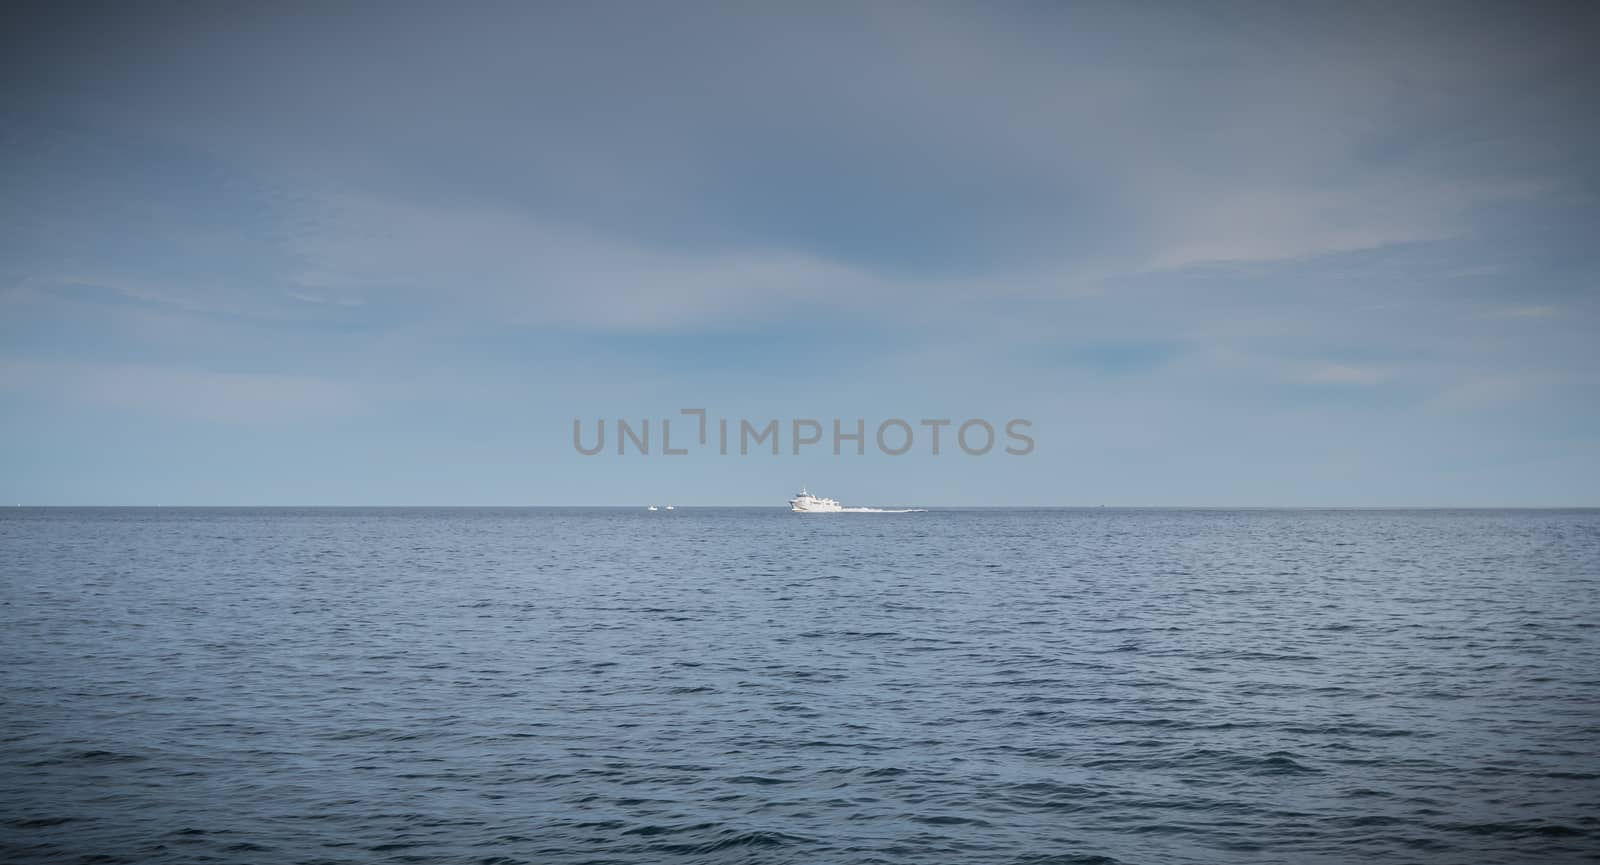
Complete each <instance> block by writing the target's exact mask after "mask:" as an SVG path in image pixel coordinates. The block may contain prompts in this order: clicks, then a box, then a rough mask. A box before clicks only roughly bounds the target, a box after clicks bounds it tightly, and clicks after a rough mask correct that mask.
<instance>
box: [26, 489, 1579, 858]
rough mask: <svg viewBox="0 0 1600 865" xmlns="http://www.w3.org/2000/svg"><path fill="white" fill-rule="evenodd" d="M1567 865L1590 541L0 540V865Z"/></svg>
mask: <svg viewBox="0 0 1600 865" xmlns="http://www.w3.org/2000/svg"><path fill="white" fill-rule="evenodd" d="M1596 861H1600V511H1596V510H1265V509H1263V510H1225V509H1213V510H1178V509H1132V510H1123V509H1113V508H1089V509H1050V510H1029V509H977V510H960V509H947V510H941V509H937V508H935V509H930V510H928V511H925V512H914V513H847V514H814V515H795V514H790V513H788V512H787V511H786V510H784V509H781V508H743V509H740V508H733V509H715V508H678V509H676V510H673V511H664V510H663V511H656V512H649V511H646V510H645V509H644V508H642V507H640V508H621V509H604V508H597V509H559V508H525V509H470V508H463V509H429V508H418V509H358V508H328V509H293V508H282V509H227V508H214V509H213V508H206V509H186V508H126V509H118V508H109V509H77V508H50V509H35V508H14V509H12V508H8V509H4V511H3V512H0V862H6V863H42V862H49V863H57V862H62V863H78V862H81V863H235V862H239V863H256V862H259V863H483V865H513V863H574V865H576V863H590V865H607V863H610V865H646V863H649V865H656V863H700V862H706V863H796V865H799V863H862V865H866V863H882V865H890V863H894V865H899V863H918V865H924V863H949V865H957V863H1015V865H1069V863H1082V865H1088V863H1100V865H1112V863H1161V865H1173V863H1297V865H1299V863H1352V862H1356V863H1360V862H1384V863H1406V862H1417V863H1444V862H1448V863H1474V865H1479V863H1545V862H1552V863H1553V862H1560V863H1568V862H1596Z"/></svg>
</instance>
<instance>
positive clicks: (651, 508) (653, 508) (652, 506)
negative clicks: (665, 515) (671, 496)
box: [645, 505, 659, 511]
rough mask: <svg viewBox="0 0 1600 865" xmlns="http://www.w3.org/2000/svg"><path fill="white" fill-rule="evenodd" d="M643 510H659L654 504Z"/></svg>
mask: <svg viewBox="0 0 1600 865" xmlns="http://www.w3.org/2000/svg"><path fill="white" fill-rule="evenodd" d="M645 510H647V511H654V510H659V508H657V507H656V506H655V505H651V506H650V507H648V508H645Z"/></svg>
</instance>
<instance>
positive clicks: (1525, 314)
mask: <svg viewBox="0 0 1600 865" xmlns="http://www.w3.org/2000/svg"><path fill="white" fill-rule="evenodd" d="M1489 314H1490V315H1491V316H1493V317H1495V318H1549V317H1550V316H1553V315H1555V314H1556V308H1555V307H1553V306H1548V305H1545V304H1536V305H1532V306H1508V307H1505V308H1504V309H1497V310H1495V311H1494V312H1491V313H1489Z"/></svg>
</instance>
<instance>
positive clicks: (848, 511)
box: [839, 508, 928, 514]
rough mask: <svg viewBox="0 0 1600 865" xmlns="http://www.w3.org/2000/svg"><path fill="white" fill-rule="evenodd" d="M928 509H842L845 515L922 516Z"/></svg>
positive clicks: (840, 510)
mask: <svg viewBox="0 0 1600 865" xmlns="http://www.w3.org/2000/svg"><path fill="white" fill-rule="evenodd" d="M927 511H928V509H927V508H840V509H839V512H840V513H843V514H922V513H927Z"/></svg>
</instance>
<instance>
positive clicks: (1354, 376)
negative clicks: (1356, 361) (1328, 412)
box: [1297, 363, 1389, 384]
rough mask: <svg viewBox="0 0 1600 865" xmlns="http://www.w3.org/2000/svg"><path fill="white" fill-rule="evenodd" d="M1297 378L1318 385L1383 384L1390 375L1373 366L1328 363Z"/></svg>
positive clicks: (1313, 368) (1302, 373) (1304, 372)
mask: <svg viewBox="0 0 1600 865" xmlns="http://www.w3.org/2000/svg"><path fill="white" fill-rule="evenodd" d="M1297 378H1299V379H1300V380H1301V381H1306V382H1314V383H1317V384H1381V383H1382V382H1384V381H1387V380H1388V378H1389V373H1388V372H1386V371H1384V370H1382V369H1379V368H1377V367H1372V366H1352V365H1349V364H1340V363H1326V364H1321V365H1318V366H1314V367H1312V368H1310V369H1308V370H1305V371H1303V372H1301V373H1300V374H1299V375H1298V376H1297Z"/></svg>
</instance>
